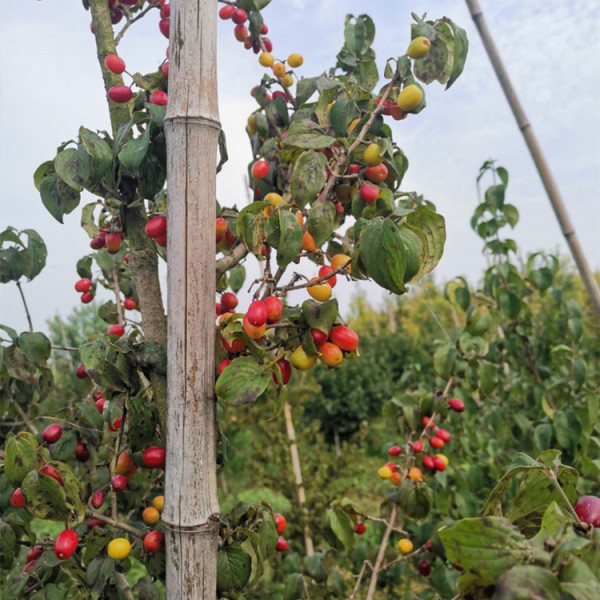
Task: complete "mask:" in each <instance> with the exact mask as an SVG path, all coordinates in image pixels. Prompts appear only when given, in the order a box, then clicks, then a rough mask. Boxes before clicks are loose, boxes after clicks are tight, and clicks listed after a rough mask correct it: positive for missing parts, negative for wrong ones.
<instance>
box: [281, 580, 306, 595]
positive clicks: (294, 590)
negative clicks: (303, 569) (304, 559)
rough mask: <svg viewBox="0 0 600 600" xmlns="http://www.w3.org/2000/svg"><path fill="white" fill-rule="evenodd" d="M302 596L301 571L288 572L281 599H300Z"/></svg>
mask: <svg viewBox="0 0 600 600" xmlns="http://www.w3.org/2000/svg"><path fill="white" fill-rule="evenodd" d="M302 598H304V582H303V580H302V573H290V574H289V575H288V576H287V577H286V578H285V584H284V587H283V600H301V599H302Z"/></svg>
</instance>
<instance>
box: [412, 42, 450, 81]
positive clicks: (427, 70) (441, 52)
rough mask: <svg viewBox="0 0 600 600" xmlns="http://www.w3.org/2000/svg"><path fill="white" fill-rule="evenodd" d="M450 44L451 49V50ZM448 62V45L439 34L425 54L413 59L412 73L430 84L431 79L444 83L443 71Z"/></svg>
mask: <svg viewBox="0 0 600 600" xmlns="http://www.w3.org/2000/svg"><path fill="white" fill-rule="evenodd" d="M453 49H454V48H453V44H452V50H453ZM447 62H448V46H447V42H445V41H443V40H442V37H441V36H438V37H436V39H435V40H434V41H433V42H432V44H431V48H430V49H429V52H428V53H427V55H426V56H424V57H423V58H420V59H418V60H415V62H414V69H413V71H414V74H415V77H417V78H418V79H420V80H421V81H422V82H423V83H425V84H430V83H432V82H433V81H436V80H437V81H439V82H440V83H445V82H446V80H445V77H444V71H445V68H446V64H447Z"/></svg>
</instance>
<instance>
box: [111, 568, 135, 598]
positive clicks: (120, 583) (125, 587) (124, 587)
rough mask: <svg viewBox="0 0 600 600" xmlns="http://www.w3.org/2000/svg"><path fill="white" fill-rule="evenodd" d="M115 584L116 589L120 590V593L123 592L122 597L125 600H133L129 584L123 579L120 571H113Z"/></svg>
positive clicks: (125, 578)
mask: <svg viewBox="0 0 600 600" xmlns="http://www.w3.org/2000/svg"><path fill="white" fill-rule="evenodd" d="M115 583H116V584H117V587H118V588H119V589H120V590H121V592H123V595H124V596H125V598H127V600H135V597H134V595H133V592H132V591H131V588H130V587H129V583H128V582H127V577H125V574H124V573H121V572H120V571H115Z"/></svg>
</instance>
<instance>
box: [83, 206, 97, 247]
mask: <svg viewBox="0 0 600 600" xmlns="http://www.w3.org/2000/svg"><path fill="white" fill-rule="evenodd" d="M97 206H98V203H97V202H90V203H89V204H86V205H85V206H84V207H83V208H82V210H81V227H82V228H83V230H84V231H85V232H86V233H87V234H88V236H89V237H90V238H95V237H96V236H97V235H98V232H99V230H100V228H99V227H98V225H96V223H95V221H94V209H95V208H96V207H97Z"/></svg>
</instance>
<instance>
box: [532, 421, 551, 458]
mask: <svg viewBox="0 0 600 600" xmlns="http://www.w3.org/2000/svg"><path fill="white" fill-rule="evenodd" d="M533 441H534V442H535V445H536V446H537V448H538V450H539V451H540V452H543V451H544V450H547V449H548V448H549V447H550V442H551V441H552V425H550V423H540V424H539V425H537V426H536V428H535V429H534V430H533Z"/></svg>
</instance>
